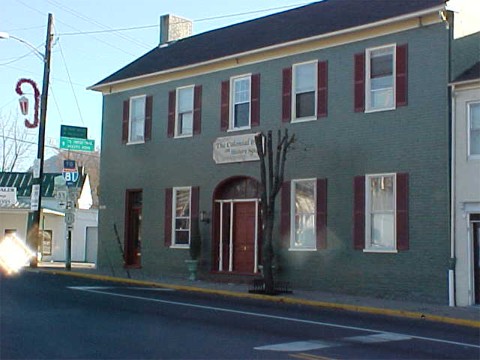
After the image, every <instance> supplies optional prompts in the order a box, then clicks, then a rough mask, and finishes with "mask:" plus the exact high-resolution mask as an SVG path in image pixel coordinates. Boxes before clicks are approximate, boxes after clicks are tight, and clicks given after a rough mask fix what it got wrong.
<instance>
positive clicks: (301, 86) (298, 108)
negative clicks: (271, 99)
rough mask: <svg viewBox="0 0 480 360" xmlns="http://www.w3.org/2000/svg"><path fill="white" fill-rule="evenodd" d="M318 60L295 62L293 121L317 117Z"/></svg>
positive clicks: (293, 71) (293, 72)
mask: <svg viewBox="0 0 480 360" xmlns="http://www.w3.org/2000/svg"><path fill="white" fill-rule="evenodd" d="M317 71H318V61H310V62H306V63H301V64H294V65H293V67H292V77H293V79H292V90H293V91H292V93H293V96H292V111H293V117H292V119H293V120H292V121H293V122H295V121H308V120H315V119H316V118H317V80H318V79H317Z"/></svg>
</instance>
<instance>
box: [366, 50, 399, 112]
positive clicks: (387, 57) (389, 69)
mask: <svg viewBox="0 0 480 360" xmlns="http://www.w3.org/2000/svg"><path fill="white" fill-rule="evenodd" d="M395 52H396V46H395V44H393V45H388V46H383V47H377V48H371V49H367V50H366V81H365V86H366V89H365V96H366V111H379V110H391V109H395Z"/></svg>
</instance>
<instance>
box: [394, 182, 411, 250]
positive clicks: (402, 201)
mask: <svg viewBox="0 0 480 360" xmlns="http://www.w3.org/2000/svg"><path fill="white" fill-rule="evenodd" d="M397 249H398V250H408V249H409V240H408V174H406V173H401V174H397Z"/></svg>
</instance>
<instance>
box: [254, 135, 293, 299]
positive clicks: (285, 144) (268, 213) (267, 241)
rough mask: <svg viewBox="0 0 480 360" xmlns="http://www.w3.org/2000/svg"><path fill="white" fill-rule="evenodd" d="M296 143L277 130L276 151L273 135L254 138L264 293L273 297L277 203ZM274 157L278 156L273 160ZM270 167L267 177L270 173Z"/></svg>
mask: <svg viewBox="0 0 480 360" xmlns="http://www.w3.org/2000/svg"><path fill="white" fill-rule="evenodd" d="M294 141H295V135H292V136H291V137H289V136H288V130H287V129H285V132H284V133H283V135H282V131H281V130H278V140H277V147H276V150H275V154H274V152H273V151H274V150H273V140H272V131H271V130H269V131H268V132H267V135H266V136H265V134H264V133H263V132H261V133H258V134H257V135H256V136H255V145H256V147H257V153H258V156H259V158H260V176H261V184H260V186H261V187H260V189H261V190H260V191H261V223H262V230H263V231H262V250H263V251H262V265H263V277H264V280H265V293H266V294H274V292H275V286H274V279H273V271H272V264H273V257H274V253H273V225H274V222H275V200H276V197H277V195H278V192H279V191H280V189H281V187H282V183H283V174H284V171H285V162H286V160H287V151H288V149H289V147H290V145H291V144H292V143H293V142H294ZM274 155H275V156H274ZM267 166H268V173H267Z"/></svg>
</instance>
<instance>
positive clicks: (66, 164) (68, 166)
mask: <svg viewBox="0 0 480 360" xmlns="http://www.w3.org/2000/svg"><path fill="white" fill-rule="evenodd" d="M62 175H63V178H64V179H65V183H66V185H67V186H68V187H70V186H74V185H75V184H76V182H77V180H78V171H77V167H76V166H75V160H63V171H62Z"/></svg>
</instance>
